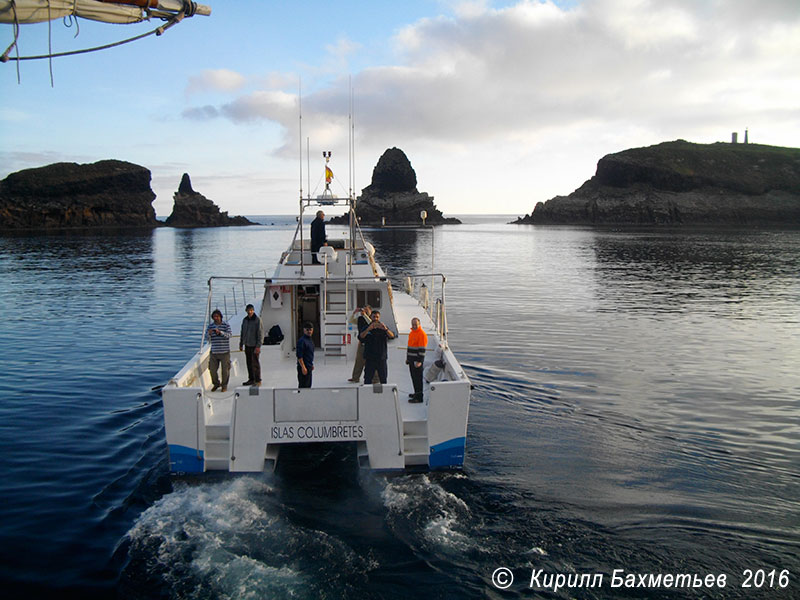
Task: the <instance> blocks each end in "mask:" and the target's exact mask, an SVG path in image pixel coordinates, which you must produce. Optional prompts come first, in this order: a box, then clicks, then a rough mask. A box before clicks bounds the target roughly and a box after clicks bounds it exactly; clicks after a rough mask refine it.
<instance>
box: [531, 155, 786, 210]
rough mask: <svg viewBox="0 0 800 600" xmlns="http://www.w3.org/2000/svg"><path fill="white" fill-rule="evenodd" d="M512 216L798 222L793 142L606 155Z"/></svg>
mask: <svg viewBox="0 0 800 600" xmlns="http://www.w3.org/2000/svg"><path fill="white" fill-rule="evenodd" d="M516 223H532V224H536V225H539V224H571V225H678V226H680V225H725V226H750V225H755V226H762V225H763V226H800V149H798V148H782V147H777V146H765V145H760V144H733V143H731V144H729V143H716V144H693V143H690V142H687V141H684V140H677V141H674V142H665V143H662V144H658V145H655V146H649V147H647V148H634V149H630V150H625V151H623V152H618V153H616V154H609V155H608V156H605V157H603V158H602V159H600V161H599V162H598V163H597V172H596V173H595V175H594V176H593V177H592V178H591V179H589V180H588V181H587V182H586V183H584V184H583V185H582V186H581V187H580V188H578V189H577V190H575V191H574V192H573V193H571V194H570V195H569V196H556V197H555V198H552V199H550V200H548V201H547V202H544V203H542V202H539V203H538V204H537V205H536V207H535V208H534V210H533V212H532V213H531V214H530V215H526V216H524V217H522V218H520V219H518V220H517V221H516Z"/></svg>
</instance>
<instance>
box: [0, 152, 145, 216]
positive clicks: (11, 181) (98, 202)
mask: <svg viewBox="0 0 800 600" xmlns="http://www.w3.org/2000/svg"><path fill="white" fill-rule="evenodd" d="M155 197H156V196H155V194H154V193H153V190H152V189H151V188H150V171H149V170H148V169H145V168H144V167H141V166H139V165H135V164H132V163H129V162H124V161H119V160H102V161H99V162H96V163H92V164H84V165H80V164H77V163H56V164H52V165H48V166H46V167H39V168H36V169H25V170H23V171H18V172H16V173H12V174H11V175H9V176H8V177H6V178H5V179H4V180H3V181H2V182H0V226H2V227H3V228H6V229H57V228H70V227H156V226H158V224H159V223H158V222H157V221H156V215H155V210H154V209H153V206H152V203H153V200H154V199H155Z"/></svg>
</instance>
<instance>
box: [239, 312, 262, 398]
mask: <svg viewBox="0 0 800 600" xmlns="http://www.w3.org/2000/svg"><path fill="white" fill-rule="evenodd" d="M245 310H246V311H247V316H246V317H245V318H244V319H242V331H241V334H240V335H239V351H240V352H241V350H242V348H244V356H245V361H246V363H247V381H245V382H244V384H243V385H261V363H260V362H259V355H260V354H261V344H262V342H263V340H264V325H263V324H262V323H261V318H260V317H259V316H258V315H257V314H256V311H255V308H253V305H252V304H248V305H247V307H246V308H245Z"/></svg>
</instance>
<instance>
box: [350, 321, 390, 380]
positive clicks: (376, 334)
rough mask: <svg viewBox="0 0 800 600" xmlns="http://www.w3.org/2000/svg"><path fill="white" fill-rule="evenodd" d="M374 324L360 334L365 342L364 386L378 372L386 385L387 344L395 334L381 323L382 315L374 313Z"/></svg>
mask: <svg viewBox="0 0 800 600" xmlns="http://www.w3.org/2000/svg"><path fill="white" fill-rule="evenodd" d="M371 316H372V323H370V325H369V327H367V328H366V329H365V330H364V331H362V332H361V333H360V334H359V336H358V337H359V338H360V339H362V340H364V362H365V365H364V384H365V385H366V384H368V383H369V382H370V381H372V376H373V375H374V374H375V372H376V371H377V373H378V377H379V378H380V381H381V383H386V377H387V375H388V373H387V372H386V359H387V358H388V354H389V352H388V348H387V342H388V341H389V340H391V339H393V338H394V333H392V332H391V330H390V329H389V328H388V327H386V325H384V324H383V323H381V313H380V311H378V310H373V311H372V315H371Z"/></svg>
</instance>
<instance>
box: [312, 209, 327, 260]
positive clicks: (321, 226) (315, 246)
mask: <svg viewBox="0 0 800 600" xmlns="http://www.w3.org/2000/svg"><path fill="white" fill-rule="evenodd" d="M327 241H328V236H327V234H326V233H325V213H324V212H322V211H321V210H318V211H317V218H316V219H314V220H313V221H311V262H312V263H313V264H315V265H318V264H320V261H319V258H317V252H319V249H320V248H322V247H323V246H325V245H326V242H327Z"/></svg>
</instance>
